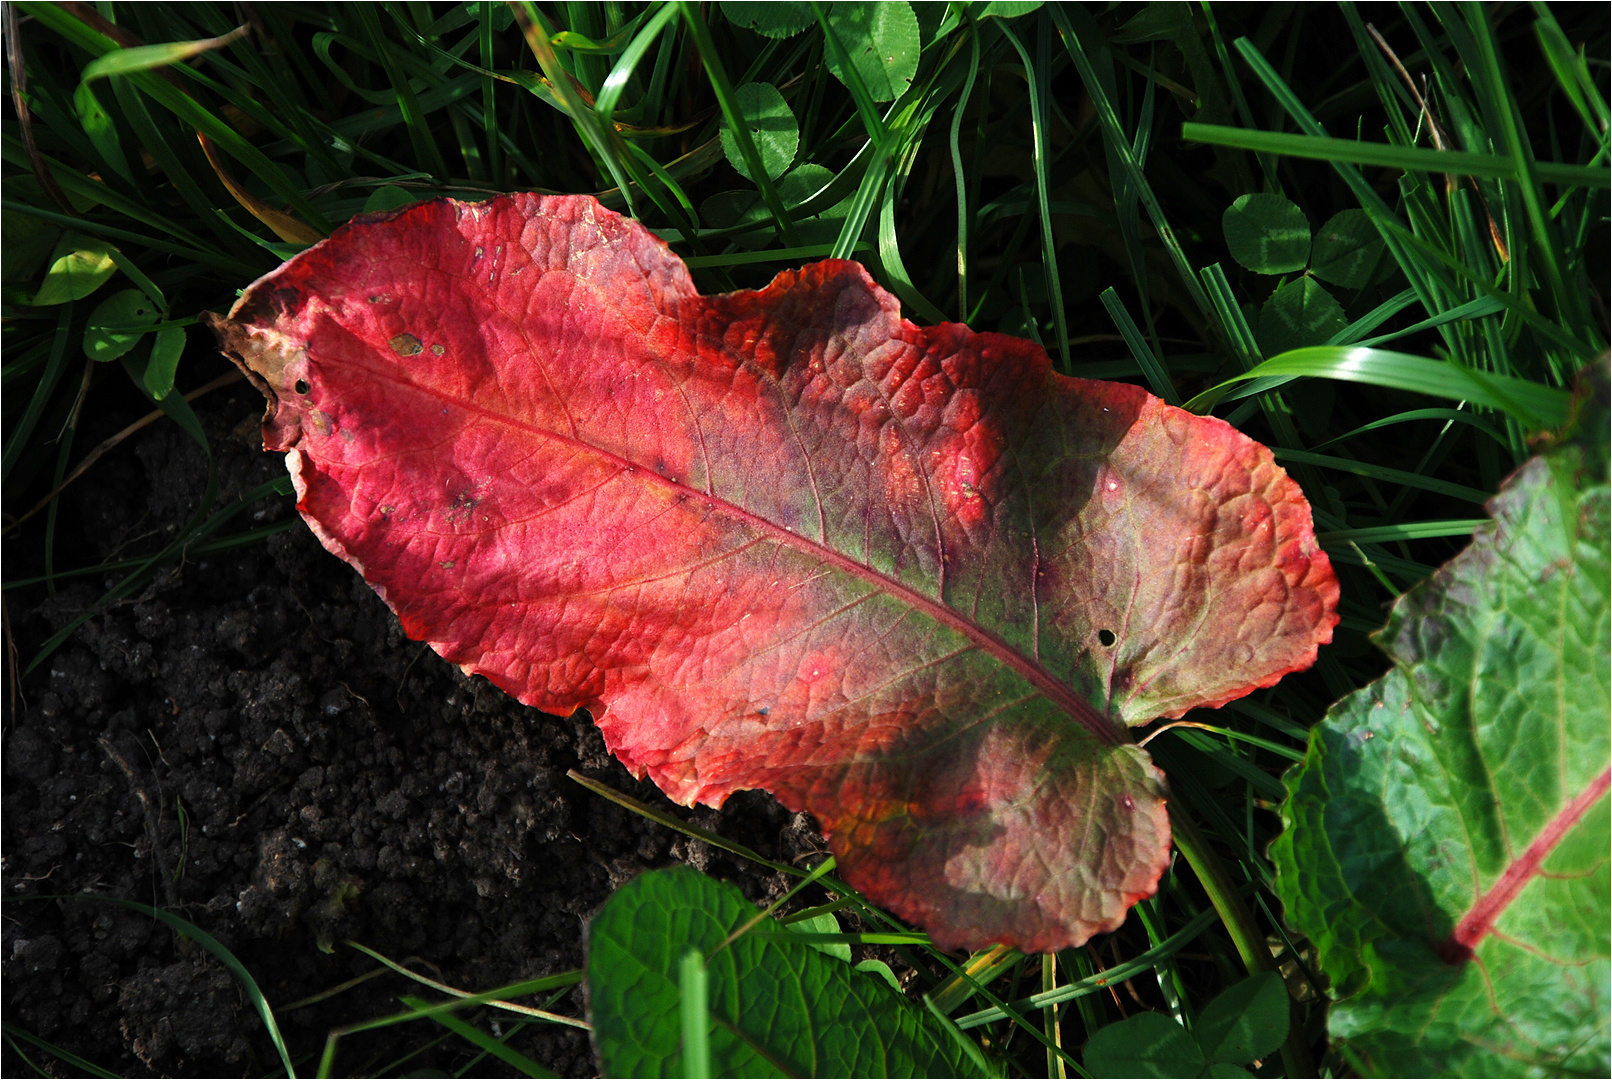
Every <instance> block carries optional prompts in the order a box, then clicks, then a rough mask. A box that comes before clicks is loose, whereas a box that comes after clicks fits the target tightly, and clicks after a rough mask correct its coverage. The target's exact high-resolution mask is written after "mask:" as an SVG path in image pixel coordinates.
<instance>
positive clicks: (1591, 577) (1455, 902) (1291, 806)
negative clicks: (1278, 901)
mask: <svg viewBox="0 0 1612 1080" xmlns="http://www.w3.org/2000/svg"><path fill="white" fill-rule="evenodd" d="M1602 378H1603V379H1604V376H1602ZM1606 393H1607V391H1606V383H1605V382H1604V381H1599V383H1598V386H1597V387H1596V390H1595V394H1594V403H1593V407H1591V408H1586V409H1584V410H1583V411H1582V416H1583V418H1582V419H1581V422H1580V424H1579V427H1578V431H1579V432H1581V434H1580V435H1579V436H1577V437H1575V438H1573V439H1569V440H1567V441H1565V442H1562V443H1559V444H1558V445H1556V446H1554V447H1553V448H1551V449H1550V450H1548V451H1547V452H1546V453H1544V454H1543V455H1541V456H1539V457H1535V458H1533V459H1532V460H1530V461H1529V462H1528V463H1527V464H1526V465H1524V466H1523V467H1522V468H1521V469H1520V470H1518V471H1517V472H1516V473H1514V474H1513V475H1512V476H1511V478H1510V479H1509V480H1507V481H1506V483H1505V484H1504V485H1503V487H1502V488H1501V491H1500V494H1499V495H1497V496H1495V498H1494V499H1492V500H1491V501H1490V503H1489V509H1490V513H1491V515H1492V517H1493V521H1492V522H1490V523H1488V524H1486V525H1484V526H1483V527H1481V528H1479V529H1478V531H1477V533H1476V534H1475V535H1474V538H1473V541H1472V544H1471V546H1470V547H1468V548H1467V550H1466V551H1464V552H1462V553H1461V554H1460V555H1458V556H1457V557H1456V558H1455V559H1453V560H1451V561H1450V562H1449V563H1447V564H1446V565H1445V566H1444V567H1443V568H1441V569H1440V570H1439V571H1438V572H1437V573H1436V574H1434V576H1433V577H1432V578H1431V579H1429V580H1428V581H1426V582H1424V583H1423V584H1421V585H1419V586H1417V587H1416V588H1415V589H1412V590H1411V591H1410V592H1408V593H1406V594H1405V595H1404V596H1403V597H1402V598H1401V599H1400V600H1399V602H1398V603H1397V604H1396V605H1395V606H1394V609H1393V612H1392V614H1391V615H1390V616H1389V621H1388V625H1387V627H1385V628H1384V629H1383V630H1382V631H1381V632H1380V633H1379V634H1378V635H1377V638H1376V640H1377V642H1378V643H1379V644H1380V645H1381V646H1382V647H1383V649H1384V650H1385V651H1386V652H1387V653H1388V655H1389V656H1390V657H1391V658H1392V660H1393V663H1394V668H1393V670H1392V671H1390V672H1389V674H1388V675H1386V676H1384V677H1383V678H1382V679H1380V680H1379V681H1377V682H1375V683H1373V684H1372V685H1370V686H1368V687H1366V688H1365V689H1364V690H1360V691H1357V692H1356V693H1354V694H1353V695H1351V696H1350V697H1347V698H1345V699H1344V700H1343V701H1342V702H1340V703H1339V704H1337V705H1336V706H1334V707H1333V709H1332V710H1331V712H1330V713H1329V714H1328V715H1327V718H1326V719H1325V720H1324V721H1323V722H1322V723H1320V724H1319V725H1317V726H1316V727H1315V728H1314V729H1312V731H1311V735H1310V747H1309V753H1308V755H1307V756H1306V758H1305V760H1304V762H1303V764H1302V765H1300V766H1297V767H1296V768H1295V770H1294V771H1293V772H1291V773H1290V774H1289V776H1288V778H1287V786H1288V792H1289V795H1288V800H1287V802H1286V803H1285V804H1284V806H1283V811H1282V817H1283V821H1284V823H1285V825H1286V826H1287V828H1286V831H1285V832H1284V833H1283V834H1282V835H1281V836H1280V837H1279V838H1278V839H1277V841H1276V843H1275V845H1274V847H1273V849H1272V855H1273V857H1274V860H1275V863H1276V868H1277V879H1276V883H1277V891H1278V893H1279V894H1280V896H1281V897H1282V901H1283V903H1284V904H1285V905H1286V914H1287V919H1288V921H1289V922H1290V923H1291V924H1292V925H1294V926H1295V927H1297V928H1298V929H1299V930H1301V931H1302V932H1303V933H1305V934H1307V935H1308V936H1309V937H1310V939H1311V940H1312V941H1313V942H1314V943H1315V946H1316V948H1317V949H1318V951H1319V956H1320V966H1321V969H1322V971H1323V973H1324V974H1325V975H1326V976H1327V978H1328V979H1329V980H1330V982H1331V992H1332V994H1333V995H1334V996H1335V997H1336V998H1337V999H1338V1000H1337V1001H1336V1003H1335V1004H1334V1005H1333V1006H1332V1007H1331V1009H1330V1011H1329V1027H1330V1030H1331V1033H1332V1036H1333V1038H1334V1039H1336V1040H1339V1041H1340V1042H1341V1044H1342V1047H1343V1050H1344V1052H1345V1053H1346V1054H1347V1055H1348V1057H1349V1058H1350V1060H1351V1061H1352V1062H1353V1063H1354V1065H1355V1066H1356V1067H1357V1068H1358V1069H1359V1070H1360V1071H1361V1072H1362V1073H1365V1074H1368V1075H1388V1074H1392V1075H1416V1074H1418V1073H1421V1074H1426V1075H1434V1074H1437V1075H1464V1076H1481V1075H1487V1076H1605V1075H1607V1072H1608V1069H1609V1067H1612V1060H1609V1058H1612V1055H1609V1039H1608V1005H1609V995H1608V976H1609V974H1612V968H1609V963H1608V955H1609V942H1608V936H1609V935H1608V924H1609V921H1612V911H1609V903H1608V884H1609V881H1608V878H1609V874H1608V859H1607V848H1608V800H1607V788H1608V782H1609V778H1612V771H1609V768H1608V759H1609V732H1608V728H1607V714H1608V708H1609V696H1608V667H1609V650H1608V638H1609V617H1608V610H1609V604H1608V586H1609V579H1608V536H1607V533H1608V488H1607V469H1606V455H1607V449H1606V447H1607V419H1606ZM1582 400H1583V399H1581V402H1582Z"/></svg>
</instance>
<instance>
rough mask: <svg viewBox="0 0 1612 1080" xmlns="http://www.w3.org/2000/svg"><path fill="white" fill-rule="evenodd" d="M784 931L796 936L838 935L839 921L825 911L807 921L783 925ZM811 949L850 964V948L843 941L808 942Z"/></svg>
mask: <svg viewBox="0 0 1612 1080" xmlns="http://www.w3.org/2000/svg"><path fill="white" fill-rule="evenodd" d="M784 926H785V928H786V929H789V930H793V931H794V932H795V933H797V934H839V933H843V931H842V930H841V929H840V921H839V920H838V919H836V918H835V917H834V913H833V912H832V911H825V912H823V913H822V914H821V915H813V916H812V917H811V918H809V919H800V920H798V921H796V922H791V923H785V924H784ZM808 944H810V945H811V947H812V948H814V949H816V950H817V951H818V952H820V953H822V954H823V955H825V956H833V957H836V958H838V959H840V960H844V961H845V962H846V963H847V964H849V963H850V962H851V947H850V946H849V945H847V944H846V943H845V942H843V941H812V942H808Z"/></svg>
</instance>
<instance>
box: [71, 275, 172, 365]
mask: <svg viewBox="0 0 1612 1080" xmlns="http://www.w3.org/2000/svg"><path fill="white" fill-rule="evenodd" d="M160 315H161V312H160V311H159V310H158V308H157V305H156V304H155V303H153V302H152V300H151V298H150V297H149V296H147V295H146V294H145V293H143V292H141V291H140V290H139V289H120V290H119V291H117V292H115V293H113V294H112V295H111V296H108V297H107V298H106V299H105V300H102V301H101V302H100V303H99V304H96V305H95V310H94V311H92V312H90V317H89V321H88V322H87V323H86V324H85V326H84V355H85V356H87V357H89V358H90V359H91V360H99V361H102V362H103V363H104V362H105V361H107V360H116V359H117V358H118V357H120V356H122V355H123V354H124V353H126V352H128V351H129V350H130V349H132V348H134V347H135V345H137V344H139V341H140V339H141V338H142V337H143V336H145V331H143V330H131V329H128V328H130V327H140V326H150V325H151V324H152V323H154V322H156V321H157V319H158V318H159V317H160ZM180 336H181V337H183V336H184V331H180Z"/></svg>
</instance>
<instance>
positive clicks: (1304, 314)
mask: <svg viewBox="0 0 1612 1080" xmlns="http://www.w3.org/2000/svg"><path fill="white" fill-rule="evenodd" d="M1348 325H1349V320H1348V318H1347V317H1345V316H1344V314H1343V306H1342V305H1341V304H1339V303H1338V302H1337V301H1336V300H1334V299H1333V298H1332V294H1331V293H1329V292H1327V291H1326V289H1324V288H1322V287H1321V285H1320V284H1319V283H1318V282H1317V281H1316V280H1315V279H1314V278H1312V277H1309V276H1305V277H1301V278H1299V279H1298V280H1296V281H1290V282H1288V283H1287V284H1286V285H1283V286H1282V287H1281V288H1280V289H1277V290H1276V292H1274V293H1272V294H1271V298H1270V299H1269V300H1267V301H1265V306H1264V307H1262V308H1260V310H1259V344H1260V348H1262V349H1263V350H1264V351H1265V355H1266V356H1275V355H1277V354H1278V353H1285V352H1287V351H1288V350H1289V349H1302V348H1304V347H1305V346H1306V345H1324V344H1326V341H1327V339H1328V338H1330V337H1331V336H1332V335H1333V334H1336V333H1338V332H1339V331H1340V330H1342V329H1343V328H1344V327H1346V326H1348Z"/></svg>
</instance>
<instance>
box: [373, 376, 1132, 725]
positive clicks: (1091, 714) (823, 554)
mask: <svg viewBox="0 0 1612 1080" xmlns="http://www.w3.org/2000/svg"><path fill="white" fill-rule="evenodd" d="M371 370H372V371H373V373H374V375H375V376H376V377H378V378H384V379H387V380H389V381H392V382H396V383H399V384H401V385H404V386H407V387H409V389H411V390H414V391H415V392H417V393H421V394H427V395H430V396H432V397H435V398H437V399H438V400H439V401H444V402H448V403H450V404H453V405H456V406H458V407H459V408H460V409H462V410H464V411H465V412H467V413H471V414H474V415H478V416H480V417H482V418H483V419H485V420H486V421H488V422H490V423H494V424H507V425H509V426H511V427H516V428H520V429H521V430H523V431H525V432H527V433H529V434H532V435H536V436H537V437H539V438H546V439H552V440H554V441H555V442H559V443H564V444H567V445H569V446H571V447H572V448H573V449H576V450H577V451H579V452H581V453H583V454H595V455H598V456H599V457H601V458H604V459H606V460H607V461H610V462H611V463H613V464H615V465H618V466H620V468H621V469H622V472H623V473H625V474H627V475H628V476H630V477H631V478H632V479H635V480H641V481H647V482H649V483H653V484H662V485H664V486H666V487H668V488H670V489H671V490H673V491H675V492H677V493H678V494H679V495H682V496H684V497H685V498H690V497H691V498H695V499H699V500H700V501H702V502H704V503H705V504H706V505H707V506H708V507H710V508H711V509H713V510H715V511H717V512H718V513H723V512H726V513H729V514H732V515H733V516H734V517H736V518H738V519H740V520H741V521H743V522H744V523H745V524H747V525H750V526H751V527H752V528H754V529H756V530H757V531H759V532H761V533H764V534H766V535H767V536H770V537H771V538H772V539H774V540H775V541H777V542H778V543H779V544H780V545H781V546H783V547H789V548H794V549H796V550H803V551H805V552H807V553H808V554H811V555H813V556H814V557H817V558H820V559H822V560H823V561H824V562H826V563H828V564H829V565H831V566H832V567H834V568H835V569H837V570H841V571H843V572H845V573H847V574H850V575H851V576H853V577H857V578H860V579H862V580H863V581H865V582H867V583H868V584H869V585H872V586H873V587H874V588H875V589H877V590H879V591H881V592H883V593H886V594H887V595H889V596H891V597H893V598H895V599H896V600H899V601H900V602H901V603H903V604H906V605H907V606H909V607H913V608H917V609H918V610H919V611H922V612H923V613H924V614H926V615H928V616H929V617H930V618H932V619H934V620H935V621H936V622H938V623H940V624H942V625H943V626H948V627H950V628H951V629H953V630H955V631H957V632H958V633H959V634H962V635H963V636H964V637H966V638H968V639H969V640H970V641H972V642H973V643H974V644H975V645H977V646H979V648H980V649H982V650H984V651H985V652H987V653H989V654H990V655H992V656H994V657H996V659H998V660H1000V661H1001V662H1002V663H1003V664H1006V665H1007V666H1008V667H1010V668H1012V669H1013V670H1014V671H1016V672H1018V673H1019V674H1020V675H1022V676H1023V677H1024V678H1025V679H1026V680H1027V681H1028V682H1029V683H1030V685H1032V686H1034V687H1035V688H1036V689H1037V690H1039V691H1041V692H1042V693H1043V694H1045V695H1046V696H1047V698H1048V699H1049V700H1050V701H1051V702H1052V703H1053V704H1054V705H1057V706H1058V707H1059V708H1060V709H1062V710H1063V711H1064V712H1065V713H1067V714H1069V715H1070V716H1071V717H1073V718H1074V719H1075V720H1078V721H1079V722H1080V723H1081V725H1082V726H1083V727H1085V728H1086V729H1087V730H1088V731H1090V732H1091V733H1092V735H1094V736H1095V737H1096V738H1097V739H1098V740H1100V741H1101V742H1104V743H1106V744H1108V745H1109V746H1119V745H1122V744H1123V743H1124V742H1126V741H1127V740H1126V739H1125V738H1124V737H1123V736H1121V735H1120V733H1119V732H1118V731H1116V730H1115V726H1114V724H1113V722H1112V721H1110V720H1108V719H1107V718H1105V717H1104V716H1103V715H1102V714H1101V713H1099V712H1098V711H1097V709H1096V708H1095V707H1094V706H1093V705H1092V704H1091V703H1090V702H1088V701H1086V700H1085V699H1084V698H1082V697H1080V696H1079V695H1078V694H1076V693H1075V692H1074V690H1073V689H1071V688H1070V687H1069V686H1068V685H1066V684H1065V683H1064V682H1063V681H1062V680H1061V679H1059V678H1057V677H1056V676H1055V675H1053V674H1052V673H1051V672H1050V671H1048V670H1047V669H1046V668H1044V667H1042V666H1041V665H1040V664H1039V663H1037V662H1036V661H1034V660H1032V659H1030V658H1029V657H1027V656H1025V655H1024V654H1023V653H1021V652H1020V651H1019V650H1017V649H1015V648H1014V647H1013V646H1011V645H1009V644H1008V643H1007V642H1005V641H1003V640H1002V639H1001V638H1000V637H998V636H997V635H996V634H993V633H992V632H991V631H989V630H987V629H986V628H985V627H983V626H981V625H979V624H978V623H976V622H974V621H972V620H971V619H968V618H965V617H964V616H963V615H962V614H961V613H959V612H958V611H956V610H955V609H953V608H951V607H949V606H947V605H946V604H944V603H941V602H940V601H938V600H933V599H931V598H930V597H927V596H925V595H924V594H923V593H921V592H918V591H917V590H915V589H912V588H910V587H909V586H907V585H904V584H902V583H901V582H899V581H897V580H895V579H894V578H890V577H886V576H885V575H884V574H881V573H879V571H877V570H875V569H873V568H872V567H871V566H866V565H863V564H862V563H859V562H857V561H856V560H855V559H852V558H850V557H849V556H846V555H842V554H840V553H839V552H838V551H835V550H834V549H833V548H831V547H829V546H827V545H826V544H822V543H819V542H818V541H814V540H810V539H808V538H807V537H804V536H802V535H801V534H799V533H797V532H795V531H794V530H793V529H787V528H785V527H784V526H782V525H779V524H777V523H776V522H773V521H769V520H767V519H766V518H764V517H762V516H761V515H759V514H755V513H752V512H750V511H749V510H746V509H744V508H743V507H742V506H739V505H737V504H735V503H731V502H728V501H727V500H726V499H723V498H721V497H720V496H716V495H709V494H707V493H705V492H703V491H700V490H698V489H696V488H693V487H691V486H690V485H689V484H688V483H686V482H684V481H680V480H678V479H676V478H675V477H670V476H662V475H661V474H660V473H658V472H656V471H655V470H654V469H651V468H647V467H646V466H643V465H640V464H639V463H638V462H635V461H633V460H631V459H630V458H625V457H622V456H621V455H620V454H616V453H612V452H611V451H609V450H606V449H604V448H603V447H599V446H594V445H593V444H592V443H589V442H587V441H586V440H584V439H582V438H578V437H576V436H572V435H565V434H562V433H561V432H558V431H549V430H547V429H545V428H540V427H536V426H534V425H532V424H527V423H522V422H521V421H519V420H517V419H515V418H514V417H511V416H503V415H500V414H498V413H495V412H492V411H490V410H488V409H486V408H484V407H483V406H481V405H479V404H477V403H476V402H474V401H466V400H464V399H462V398H456V397H452V396H450V395H447V394H443V393H440V392H438V391H436V390H434V389H432V388H430V387H427V386H421V385H419V384H418V383H415V382H413V381H411V380H409V379H407V378H403V377H400V376H398V375H397V373H396V372H395V371H392V370H391V369H371ZM618 475H620V474H618ZM943 561H944V560H943Z"/></svg>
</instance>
